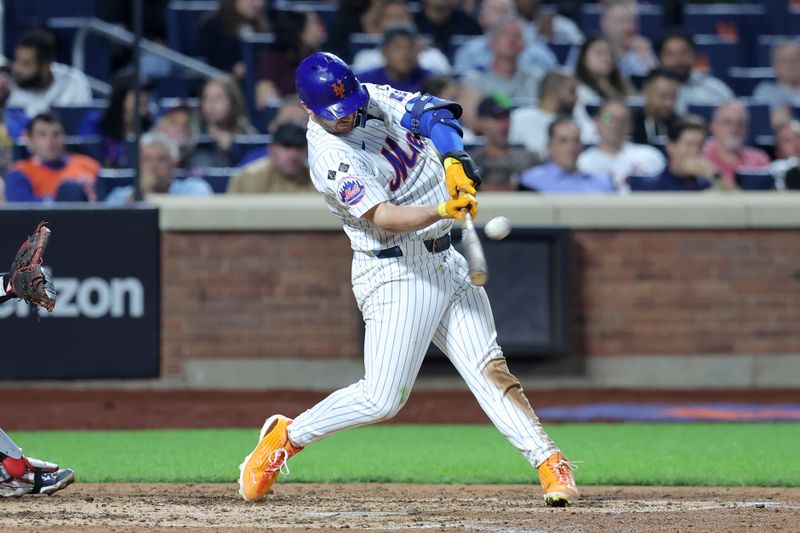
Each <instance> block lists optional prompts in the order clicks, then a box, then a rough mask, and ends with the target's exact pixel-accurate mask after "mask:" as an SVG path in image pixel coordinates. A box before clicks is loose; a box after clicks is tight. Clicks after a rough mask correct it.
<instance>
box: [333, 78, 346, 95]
mask: <svg viewBox="0 0 800 533" xmlns="http://www.w3.org/2000/svg"><path fill="white" fill-rule="evenodd" d="M331 87H333V94H335V95H336V96H338V97H339V98H344V97H345V96H347V91H346V90H345V88H344V83H342V80H336V83H333V84H331Z"/></svg>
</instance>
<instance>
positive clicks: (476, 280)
mask: <svg viewBox="0 0 800 533" xmlns="http://www.w3.org/2000/svg"><path fill="white" fill-rule="evenodd" d="M469 280H470V281H471V282H472V284H473V285H475V286H476V287H483V286H484V285H486V282H487V281H489V274H488V273H487V272H473V273H471V274H470V275H469Z"/></svg>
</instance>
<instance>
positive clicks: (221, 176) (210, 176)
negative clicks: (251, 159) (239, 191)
mask: <svg viewBox="0 0 800 533" xmlns="http://www.w3.org/2000/svg"><path fill="white" fill-rule="evenodd" d="M238 170H239V169H238V168H236V167H232V168H229V167H212V168H206V169H203V179H204V180H206V181H207V182H208V184H209V185H211V188H212V189H213V190H214V193H215V194H222V193H224V192H225V191H227V190H228V181H230V179H231V176H233V175H234V174H235V173H236V172H237V171H238Z"/></svg>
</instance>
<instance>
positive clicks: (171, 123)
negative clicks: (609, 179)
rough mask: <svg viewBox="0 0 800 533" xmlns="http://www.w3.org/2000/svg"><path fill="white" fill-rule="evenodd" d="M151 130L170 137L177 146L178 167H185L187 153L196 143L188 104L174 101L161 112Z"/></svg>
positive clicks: (186, 164) (192, 119) (189, 152)
mask: <svg viewBox="0 0 800 533" xmlns="http://www.w3.org/2000/svg"><path fill="white" fill-rule="evenodd" d="M151 131H154V132H160V133H163V134H165V135H166V136H167V137H169V138H170V139H172V141H173V142H174V143H175V144H176V145H177V146H178V167H179V168H186V167H187V166H188V161H187V159H188V157H189V154H191V153H192V151H193V150H194V147H195V145H196V144H197V134H196V132H195V126H194V118H193V116H192V109H191V108H190V107H189V105H188V104H187V103H186V102H185V101H183V100H178V101H176V102H174V104H173V105H170V106H169V107H167V108H166V109H165V110H164V111H163V112H162V113H161V116H160V117H159V119H158V122H156V125H155V126H153V128H152V129H151Z"/></svg>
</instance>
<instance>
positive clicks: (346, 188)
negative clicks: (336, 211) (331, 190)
mask: <svg viewBox="0 0 800 533" xmlns="http://www.w3.org/2000/svg"><path fill="white" fill-rule="evenodd" d="M366 194H367V187H366V186H365V185H364V182H363V181H361V180H360V179H358V178H356V177H354V176H348V177H346V178H344V179H343V180H342V181H341V182H340V183H339V187H338V188H337V189H336V195H337V196H338V197H339V201H340V202H342V204H344V205H346V206H354V205H356V204H357V203H359V202H360V201H361V200H363V199H364V196H365V195H366Z"/></svg>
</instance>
